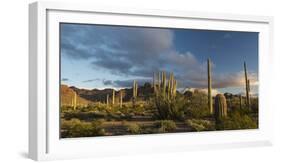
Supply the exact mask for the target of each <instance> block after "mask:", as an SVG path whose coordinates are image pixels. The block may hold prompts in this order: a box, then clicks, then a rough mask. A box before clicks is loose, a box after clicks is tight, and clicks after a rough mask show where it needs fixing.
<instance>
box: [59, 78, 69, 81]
mask: <svg viewBox="0 0 281 163" xmlns="http://www.w3.org/2000/svg"><path fill="white" fill-rule="evenodd" d="M61 81H69V79H68V78H62V79H61Z"/></svg>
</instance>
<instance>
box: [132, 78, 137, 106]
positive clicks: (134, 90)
mask: <svg viewBox="0 0 281 163" xmlns="http://www.w3.org/2000/svg"><path fill="white" fill-rule="evenodd" d="M137 96H138V83H137V82H136V81H135V80H134V83H133V98H132V102H133V106H134V107H135V106H136V101H137Z"/></svg>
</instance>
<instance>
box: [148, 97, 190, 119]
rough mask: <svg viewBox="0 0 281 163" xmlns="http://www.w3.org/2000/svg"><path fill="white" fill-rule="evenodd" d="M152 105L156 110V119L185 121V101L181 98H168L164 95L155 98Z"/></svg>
mask: <svg viewBox="0 0 281 163" xmlns="http://www.w3.org/2000/svg"><path fill="white" fill-rule="evenodd" d="M153 104H154V105H152V106H153V107H154V108H155V109H156V110H157V112H156V117H157V118H158V119H162V120H165V119H169V120H183V119H184V108H185V100H184V98H183V97H181V96H179V95H178V96H176V97H175V98H167V97H165V96H163V95H162V94H160V95H158V96H156V97H155V98H154V101H153Z"/></svg>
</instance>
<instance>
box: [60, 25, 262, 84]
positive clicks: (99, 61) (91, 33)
mask: <svg viewBox="0 0 281 163" xmlns="http://www.w3.org/2000/svg"><path fill="white" fill-rule="evenodd" d="M61 31H62V35H61V42H62V44H61V49H62V55H63V56H66V57H69V58H70V59H74V60H88V61H89V62H90V63H91V67H92V68H93V69H95V70H97V69H100V70H101V71H103V70H107V71H109V72H110V73H111V74H113V75H121V76H130V77H137V78H141V80H139V82H140V84H142V83H144V82H145V81H148V80H147V78H151V77H152V74H153V72H157V71H162V70H165V71H167V70H169V71H173V72H174V73H175V75H176V78H177V79H178V80H179V87H187V86H192V87H206V85H207V72H206V70H207V65H206V62H203V63H202V62H200V61H198V60H197V58H196V57H195V55H194V54H192V53H191V52H188V51H187V52H178V51H177V50H175V47H174V42H173V40H174V33H173V31H172V30H169V29H153V28H133V27H130V28H128V27H113V26H92V25H70V24H67V25H66V24H65V25H62V30H61ZM224 38H227V39H229V38H231V35H230V34H226V35H225V36H224ZM213 66H215V65H214V64H213ZM252 76H253V79H252V80H253V83H255V82H256V81H257V77H256V74H252ZM84 82H91V81H84ZM102 82H103V84H104V85H112V86H117V87H128V86H131V84H132V80H116V81H112V80H102ZM242 83H243V75H241V73H240V74H216V73H215V72H214V73H213V87H214V88H224V87H230V86H241V85H243V84H242Z"/></svg>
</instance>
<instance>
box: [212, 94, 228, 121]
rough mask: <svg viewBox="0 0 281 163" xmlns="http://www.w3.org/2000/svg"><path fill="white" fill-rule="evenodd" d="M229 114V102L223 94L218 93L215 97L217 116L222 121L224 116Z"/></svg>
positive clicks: (217, 119)
mask: <svg viewBox="0 0 281 163" xmlns="http://www.w3.org/2000/svg"><path fill="white" fill-rule="evenodd" d="M226 116H227V103H226V98H225V96H224V95H223V94H217V95H216V98H215V118H216V121H217V122H218V121H220V120H221V119H222V118H223V117H226Z"/></svg>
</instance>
